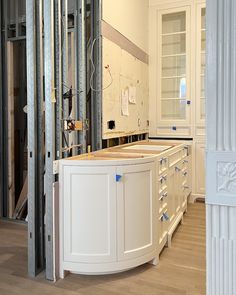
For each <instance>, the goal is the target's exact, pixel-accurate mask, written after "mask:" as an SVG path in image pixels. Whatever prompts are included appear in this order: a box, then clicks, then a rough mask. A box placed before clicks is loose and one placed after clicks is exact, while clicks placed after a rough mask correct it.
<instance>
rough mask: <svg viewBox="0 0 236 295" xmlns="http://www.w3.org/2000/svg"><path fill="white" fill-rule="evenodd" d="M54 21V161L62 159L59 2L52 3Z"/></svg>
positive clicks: (56, 0)
mask: <svg viewBox="0 0 236 295" xmlns="http://www.w3.org/2000/svg"><path fill="white" fill-rule="evenodd" d="M54 4H55V6H54V19H55V31H54V32H55V84H56V85H55V86H56V87H55V95H56V131H55V139H56V159H61V158H62V149H61V147H62V136H61V135H62V133H61V130H62V124H61V123H62V104H63V102H62V77H61V75H62V72H61V71H62V61H61V55H62V51H61V48H62V38H61V34H62V28H61V24H62V22H63V21H62V14H61V0H55V2H54Z"/></svg>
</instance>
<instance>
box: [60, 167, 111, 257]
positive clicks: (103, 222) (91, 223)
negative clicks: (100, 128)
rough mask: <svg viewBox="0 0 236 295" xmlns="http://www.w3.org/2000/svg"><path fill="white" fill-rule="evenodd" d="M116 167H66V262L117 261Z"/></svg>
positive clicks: (64, 200) (64, 195)
mask: <svg viewBox="0 0 236 295" xmlns="http://www.w3.org/2000/svg"><path fill="white" fill-rule="evenodd" d="M115 171H116V170H115V168H113V167H79V166H74V167H71V166H70V167H69V166H68V167H64V189H63V196H62V197H63V211H64V229H63V230H64V237H63V239H64V260H65V261H72V262H91V263H96V262H104V261H105V262H108V261H115V259H116V245H115V242H116V209H115V208H116V182H115Z"/></svg>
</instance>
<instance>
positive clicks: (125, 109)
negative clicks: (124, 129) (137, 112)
mask: <svg viewBox="0 0 236 295" xmlns="http://www.w3.org/2000/svg"><path fill="white" fill-rule="evenodd" d="M121 114H122V115H123V116H129V89H128V88H127V89H123V90H122V92H121Z"/></svg>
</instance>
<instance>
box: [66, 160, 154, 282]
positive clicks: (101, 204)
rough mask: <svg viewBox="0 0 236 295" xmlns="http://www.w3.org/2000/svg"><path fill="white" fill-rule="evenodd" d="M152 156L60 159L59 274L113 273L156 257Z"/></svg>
mask: <svg viewBox="0 0 236 295" xmlns="http://www.w3.org/2000/svg"><path fill="white" fill-rule="evenodd" d="M155 167H156V159H155V157H153V156H152V157H147V158H146V159H135V160H127V161H126V160H119V161H113V160H110V161H105V160H104V161H96V160H91V161H83V160H82V161H81V160H79V161H76V160H73V161H72V160H64V161H62V162H61V171H60V190H61V194H60V196H61V198H60V208H61V210H60V221H61V224H60V235H61V238H60V241H61V243H60V252H61V254H60V258H61V259H60V276H61V277H64V271H65V270H66V271H71V272H77V273H85V274H101V273H112V272H117V271H121V270H126V269H130V268H132V267H135V266H137V265H140V264H143V263H145V262H148V261H150V260H152V259H155V257H156V256H157V243H156V239H157V235H156V226H157V225H156V222H155V214H156V211H157V205H156V202H155V179H156V174H155Z"/></svg>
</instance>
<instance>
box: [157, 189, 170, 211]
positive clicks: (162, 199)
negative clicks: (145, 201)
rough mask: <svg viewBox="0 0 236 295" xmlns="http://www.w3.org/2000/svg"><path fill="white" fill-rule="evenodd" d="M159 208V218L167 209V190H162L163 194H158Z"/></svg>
mask: <svg viewBox="0 0 236 295" xmlns="http://www.w3.org/2000/svg"><path fill="white" fill-rule="evenodd" d="M158 202H159V206H158V213H159V214H158V215H159V216H160V215H161V214H162V213H163V212H164V211H165V210H166V208H167V203H168V193H167V190H164V191H163V192H161V193H159V200H158Z"/></svg>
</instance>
